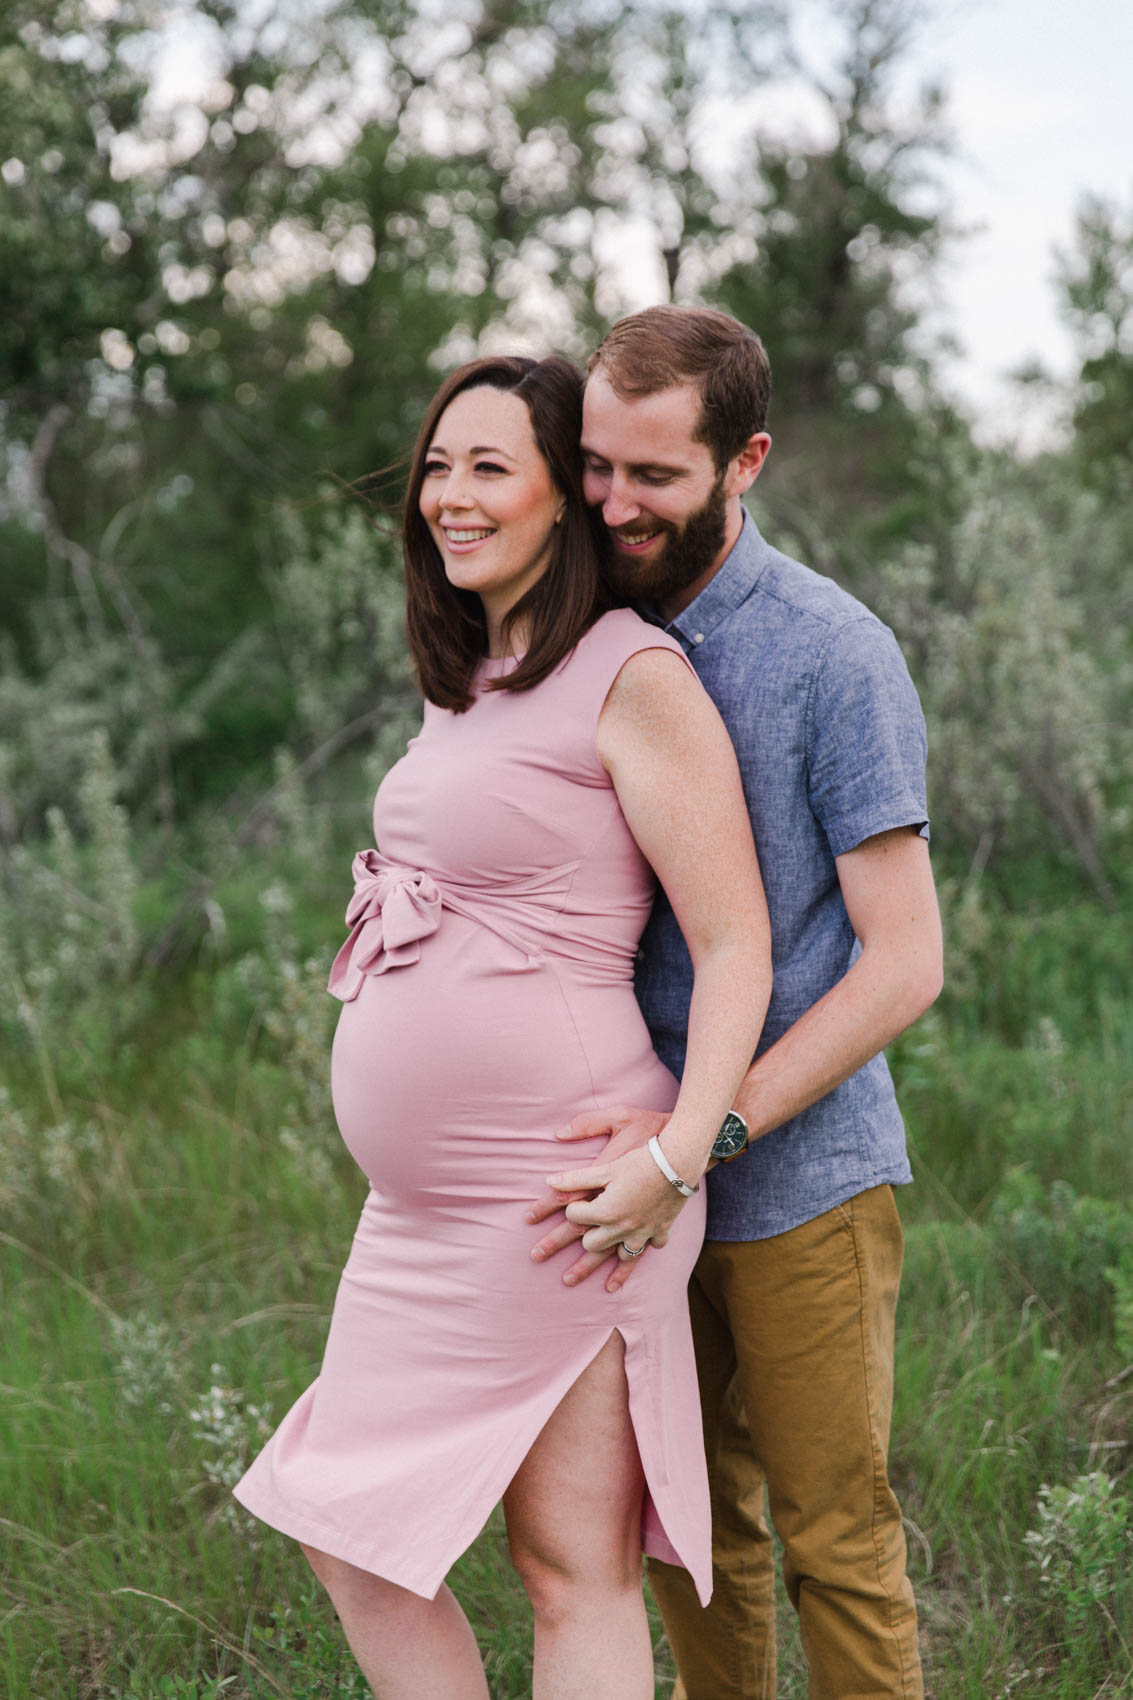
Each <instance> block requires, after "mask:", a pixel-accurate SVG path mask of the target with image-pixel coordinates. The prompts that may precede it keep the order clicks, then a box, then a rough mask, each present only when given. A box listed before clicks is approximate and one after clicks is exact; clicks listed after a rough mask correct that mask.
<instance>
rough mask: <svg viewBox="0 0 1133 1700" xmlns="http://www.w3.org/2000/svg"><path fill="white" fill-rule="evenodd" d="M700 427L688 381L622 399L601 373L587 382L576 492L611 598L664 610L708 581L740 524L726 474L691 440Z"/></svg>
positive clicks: (677, 606)
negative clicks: (602, 545)
mask: <svg viewBox="0 0 1133 1700" xmlns="http://www.w3.org/2000/svg"><path fill="white" fill-rule="evenodd" d="M699 422H700V397H699V395H698V393H697V391H696V389H695V387H694V386H693V385H692V384H679V385H675V386H674V387H673V388H672V389H667V390H661V391H659V392H658V393H657V394H656V395H649V396H641V397H638V398H636V399H634V400H623V399H622V398H621V397H620V396H618V395H617V394H616V393H615V391H614V389H613V387H612V385H611V384H610V382H609V380H608V379H607V378H606V377H605V376H604V375H603V373H602V372H601V370H598V371H597V372H595V373H594V374H593V375H592V376H591V377H590V378H589V379H588V380H587V384H586V391H585V395H584V397H583V404H582V454H583V465H584V470H583V490H584V493H585V496H586V500H587V501H588V502H589V503H590V505H591V506H592V507H600V508H601V510H602V518H603V520H604V521H605V524H606V537H607V542H608V545H609V554H608V568H607V571H608V577H609V579H610V582H611V583H612V585H613V586H614V588H615V590H616V591H617V592H618V593H619V594H620V595H622V596H625V597H627V598H629V599H639V598H642V599H647V600H649V601H652V602H655V603H657V604H658V606H659V607H661V608H662V609H663V610H664V611H665V612H671V613H676V612H678V611H679V609H680V608H682V607H686V606H687V605H688V603H689V602H691V601H692V598H693V596H695V595H696V594H697V593H698V592H699V591H700V590H701V589H702V588H703V586H704V585H705V584H707V582H708V580H709V579H710V578H711V577H712V575H713V573H714V572H715V571H716V568H717V567H718V566H719V565H720V564H721V562H722V561H723V559H724V556H725V555H726V554H727V552H728V549H729V548H731V545H732V543H734V541H735V536H734V535H732V533H735V532H738V528H739V523H740V520H741V517H742V516H741V515H740V513H739V504H738V499H734V498H733V495H732V492H731V491H730V490H729V489H728V488H727V483H728V470H729V469H725V471H724V472H719V471H718V470H717V468H716V464H715V462H714V461H713V459H712V455H711V452H710V450H709V449H708V447H707V446H706V444H704V443H700V442H697V441H696V440H695V438H694V436H693V433H694V431H695V430H696V428H697V425H698V424H699ZM733 506H734V507H735V510H736V511H735V513H732V511H731V510H732V507H733Z"/></svg>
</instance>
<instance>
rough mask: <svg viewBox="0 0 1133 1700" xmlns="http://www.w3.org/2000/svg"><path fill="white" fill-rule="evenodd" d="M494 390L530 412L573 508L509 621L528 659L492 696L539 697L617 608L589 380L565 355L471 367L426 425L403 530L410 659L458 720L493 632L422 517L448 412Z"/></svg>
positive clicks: (449, 384) (457, 375)
mask: <svg viewBox="0 0 1133 1700" xmlns="http://www.w3.org/2000/svg"><path fill="white" fill-rule="evenodd" d="M485 385H486V386H488V387H489V388H492V389H497V390H507V391H509V392H510V393H511V394H512V395H516V396H518V397H519V399H520V400H521V401H522V402H523V404H524V406H525V407H526V408H527V411H528V414H529V415H530V417H531V426H532V430H533V431H534V433H535V442H536V444H537V446H538V449H539V453H540V454H541V455H542V457H543V459H544V461H545V462H546V463H547V470H548V471H549V473H550V475H551V480H552V482H553V483H554V485H555V488H556V489H557V490H558V491H559V492H560V493H561V494H562V495H563V496H564V497H565V498H566V503H565V506H564V509H563V515H562V520H561V522H560V523H559V524H558V525H556V526H555V527H554V529H553V534H552V539H551V556H550V560H549V562H548V565H547V570H546V572H545V573H544V574H543V576H542V577H541V578H540V579H539V580H538V581H537V582H536V583H535V584H533V585H532V586H531V588H530V590H528V591H527V592H526V593H525V594H524V595H523V596H521V597H520V599H519V601H518V602H517V603H516V605H515V607H514V608H512V609H511V610H510V611H509V613H508V615H507V617H506V618H505V620H504V626H503V632H504V640H505V642H506V640H507V637H508V635H509V633H510V632H511V630H512V629H513V628H514V626H515V623H516V621H517V620H520V619H522V620H523V621H524V622H525V623H526V624H527V626H528V629H529V634H530V635H529V640H528V645H527V651H526V654H525V655H524V656H523V658H522V660H521V661H520V662H519V665H518V666H517V667H515V668H514V669H513V670H512V671H511V672H509V673H507V674H505V675H504V677H503V678H500V679H493V680H491V681H490V683H489V686H488V688H489V689H491V690H506V691H527V690H530V689H531V687H532V686H533V685H537V684H538V683H539V681H540V680H541V679H545V678H546V677H547V675H548V673H550V672H551V671H552V670H553V669H554V668H555V667H557V666H558V664H559V662H560V661H562V659H563V657H564V656H566V655H568V654H569V653H570V651H571V650H572V649H573V648H574V646H575V644H576V643H577V642H578V640H579V638H580V637H581V636H582V634H583V633H584V632H585V631H586V630H587V629H588V628H589V627H590V626H591V625H593V623H594V621H595V620H596V619H597V618H598V615H599V614H601V613H603V612H604V611H605V610H606V609H607V608H608V607H610V606H611V601H610V597H609V593H608V592H607V591H606V590H605V588H604V586H603V583H602V578H601V574H600V570H599V552H598V542H597V535H596V530H595V524H594V521H593V519H592V518H591V515H590V512H589V510H588V509H587V506H586V503H585V501H584V500H583V495H582V455H581V453H580V451H579V446H578V442H579V437H580V436H581V434H582V375H581V373H580V372H578V371H576V369H575V368H574V367H573V366H572V365H571V363H570V361H569V360H564V359H562V358H561V357H560V356H559V355H552V356H551V357H550V358H549V359H546V360H529V359H526V358H525V357H523V356H521V355H499V356H489V357H488V358H486V359H483V360H473V361H471V362H470V363H469V364H468V365H467V366H461V367H460V368H459V369H458V370H457V371H455V372H453V373H452V375H451V376H450V377H448V378H446V379H445V381H444V383H443V384H442V385H441V387H440V389H439V390H438V391H437V393H436V395H435V396H434V397H433V399H432V401H431V403H430V404H429V409H428V412H427V413H426V415H425V418H424V421H423V422H422V425H421V430H420V432H419V434H418V437H417V443H416V446H415V448H414V450H413V464H412V467H411V470H410V474H409V487H408V489H407V491H406V495H405V512H404V516H403V521H402V537H403V541H404V547H405V593H406V624H407V627H408V631H409V650H410V654H411V655H412V657H413V663H414V666H415V667H416V670H417V677H418V680H419V682H420V685H421V689H422V691H423V692H424V694H425V696H426V697H427V698H428V699H429V701H430V702H435V703H436V704H437V705H438V706H439V707H441V708H451V709H455V710H456V711H457V712H458V713H460V712H462V711H463V710H464V709H466V708H468V707H470V706H471V703H472V700H473V699H472V692H471V689H470V686H471V682H472V675H473V673H474V672H475V670H476V666H477V664H478V663H479V662H480V661H481V660H482V659H483V658H484V656H485V655H487V653H488V628H487V623H486V621H485V618H484V609H483V605H482V603H481V601H480V598H479V597H478V596H477V595H476V593H475V591H471V590H460V589H458V588H457V587H456V586H455V585H453V584H450V583H449V580H448V578H447V577H446V576H445V569H444V562H443V561H442V559H441V553H440V550H439V549H438V548H437V545H436V543H435V542H434V541H433V536H432V533H431V532H430V530H429V527H428V525H427V524H426V523H425V518H424V516H423V514H422V513H421V506H420V501H421V486H422V484H423V482H424V477H425V462H426V458H427V451H428V448H429V445H430V443H431V442H432V441H433V437H434V435H435V433H436V429H437V424H438V422H439V420H440V417H441V415H442V414H443V413H444V411H445V408H446V407H447V406H448V405H449V403H450V402H451V401H452V399H453V397H454V396H458V395H460V394H461V393H462V392H463V391H464V390H470V389H477V388H480V387H482V386H485Z"/></svg>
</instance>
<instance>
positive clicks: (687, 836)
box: [567, 649, 771, 1251]
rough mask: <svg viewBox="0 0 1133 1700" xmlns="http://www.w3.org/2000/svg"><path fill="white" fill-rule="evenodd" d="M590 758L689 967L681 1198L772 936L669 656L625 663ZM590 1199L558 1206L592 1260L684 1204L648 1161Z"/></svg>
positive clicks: (735, 804) (658, 1232)
mask: <svg viewBox="0 0 1133 1700" xmlns="http://www.w3.org/2000/svg"><path fill="white" fill-rule="evenodd" d="M598 754H599V756H600V758H601V761H602V763H603V765H604V766H605V768H606V770H607V771H608V773H609V775H610V778H611V779H612V780H613V783H614V788H615V790H616V792H617V795H618V801H619V803H620V804H621V807H622V812H623V813H624V815H625V818H626V821H627V823H628V825H629V828H630V831H631V832H632V833H633V836H634V838H635V839H636V840H637V843H638V845H639V846H640V847H641V850H642V853H643V854H644V855H645V857H646V858H647V860H648V861H649V862H650V864H651V865H652V867H653V869H654V870H655V872H656V874H657V877H658V879H659V880H660V881H661V884H662V885H663V886H664V888H665V891H666V893H667V895H668V898H669V901H670V903H671V904H672V906H673V913H674V914H675V916H676V918H677V921H678V923H679V925H680V928H681V931H682V933H683V934H684V937H685V941H686V943H687V945H688V948H689V954H690V956H691V958H692V965H693V974H694V980H693V993H692V1003H691V1006H690V1009H689V1022H688V1049H687V1052H686V1059H685V1069H684V1075H683V1078H682V1080H681V1087H680V1095H679V1097H678V1098H677V1103H676V1106H675V1108H674V1110H673V1113H672V1115H671V1116H670V1118H669V1120H668V1123H667V1125H666V1127H665V1129H664V1132H663V1134H662V1136H661V1146H662V1149H663V1151H664V1153H665V1155H666V1157H667V1158H668V1160H669V1162H670V1163H671V1165H672V1167H673V1168H674V1169H675V1170H676V1172H677V1174H678V1175H680V1176H681V1178H682V1179H683V1180H685V1181H687V1182H688V1184H689V1185H690V1186H691V1185H693V1184H695V1183H696V1182H698V1181H699V1180H700V1178H701V1176H702V1174H703V1173H704V1170H705V1168H706V1166H707V1164H708V1160H709V1153H710V1151H711V1147H712V1142H713V1140H714V1139H715V1137H716V1133H717V1130H718V1128H719V1126H720V1123H721V1122H722V1121H723V1119H724V1116H725V1115H726V1113H727V1112H728V1110H730V1109H731V1107H732V1103H733V1100H734V1097H735V1093H736V1089H737V1087H738V1086H739V1083H740V1081H741V1080H742V1079H743V1077H744V1075H745V1073H746V1072H747V1069H748V1067H749V1066H750V1064H751V1059H752V1055H753V1053H754V1051H755V1046H756V1042H757V1041H758V1038H759V1034H760V1031H761V1029H762V1026H763V1021H764V1017H765V1015H766V1013H767V1004H768V1000H769V998H770V995H771V936H770V929H769V927H768V922H767V906H766V903H765V901H764V896H763V884H762V881H761V880H760V877H759V866H758V863H757V861H756V854H755V846H754V844H753V842H752V836H751V824H750V821H749V819H748V812H747V805H746V803H745V800H744V795H743V788H742V786H741V784H740V776H739V769H738V767H737V765H736V758H735V754H734V752H733V750H732V745H731V741H730V740H729V738H728V734H727V732H726V730H725V728H724V723H723V721H722V720H721V719H720V716H719V713H718V712H717V710H716V708H715V705H714V704H713V703H712V701H711V700H710V698H709V697H708V694H707V693H706V692H705V690H704V689H703V687H702V686H701V685H700V684H699V682H698V681H697V680H696V679H695V677H694V676H693V675H692V673H691V672H690V670H689V669H688V668H687V667H686V666H684V665H683V664H682V662H681V660H680V658H679V657H678V656H675V655H673V654H672V653H671V652H669V651H667V650H663V649H648V650H642V651H640V652H639V653H638V654H636V655H634V656H631V657H630V659H629V660H628V661H627V662H626V664H625V666H624V667H623V668H622V670H621V672H620V673H619V674H618V677H617V679H616V680H615V681H614V684H613V686H612V688H611V690H610V693H609V695H608V696H607V698H606V702H605V705H604V707H603V710H602V714H601V717H600V719H599V722H598ZM575 1184H576V1186H578V1187H579V1188H580V1189H581V1188H583V1187H585V1188H586V1189H587V1190H589V1189H593V1188H601V1189H603V1190H601V1191H600V1192H599V1193H598V1196H597V1197H594V1198H590V1199H586V1200H577V1201H575V1202H574V1203H571V1204H570V1205H568V1206H567V1215H568V1217H569V1218H570V1219H571V1220H572V1221H573V1222H577V1223H586V1224H588V1232H587V1233H586V1235H585V1236H584V1239H583V1245H584V1246H585V1247H586V1249H587V1250H588V1251H603V1250H607V1251H608V1250H612V1249H613V1248H614V1247H616V1246H617V1245H618V1244H619V1243H620V1242H621V1241H622V1240H629V1242H630V1243H631V1244H635V1245H636V1244H640V1243H641V1242H642V1241H643V1240H644V1239H645V1238H646V1237H648V1238H650V1239H651V1240H652V1241H653V1243H654V1245H664V1243H665V1241H666V1239H667V1238H668V1234H669V1229H670V1227H671V1226H672V1223H673V1221H674V1220H675V1218H676V1215H677V1212H678V1211H679V1209H680V1207H681V1205H682V1203H683V1202H684V1201H683V1199H682V1197H681V1195H680V1194H679V1193H678V1192H677V1190H676V1188H675V1187H673V1186H672V1185H671V1184H670V1183H669V1182H668V1181H667V1180H666V1179H665V1177H664V1175H663V1174H662V1173H661V1171H660V1169H659V1168H658V1167H657V1165H656V1163H655V1162H654V1161H653V1158H652V1157H651V1156H650V1154H649V1152H648V1151H646V1150H641V1151H636V1152H631V1153H629V1154H628V1155H627V1156H626V1157H624V1158H622V1159H621V1160H620V1161H619V1163H618V1166H617V1170H616V1173H615V1172H614V1171H612V1170H607V1169H605V1168H604V1166H603V1165H602V1164H601V1163H597V1164H594V1165H593V1166H592V1167H591V1168H590V1169H589V1170H588V1171H586V1179H585V1180H583V1179H581V1178H580V1177H576V1178H575Z"/></svg>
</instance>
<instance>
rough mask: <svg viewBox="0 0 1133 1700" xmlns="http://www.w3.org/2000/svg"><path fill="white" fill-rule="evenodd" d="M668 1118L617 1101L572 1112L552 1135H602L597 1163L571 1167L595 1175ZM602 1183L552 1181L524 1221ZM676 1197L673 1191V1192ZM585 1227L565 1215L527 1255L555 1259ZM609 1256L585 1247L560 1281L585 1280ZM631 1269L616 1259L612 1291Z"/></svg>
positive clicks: (551, 1212) (541, 1215) (603, 1182)
mask: <svg viewBox="0 0 1133 1700" xmlns="http://www.w3.org/2000/svg"><path fill="white" fill-rule="evenodd" d="M668 1120H669V1117H668V1115H667V1114H666V1113H664V1112H663V1111H660V1110H638V1109H631V1108H629V1107H628V1106H626V1105H624V1104H616V1105H614V1106H613V1107H612V1108H611V1109H608V1110H585V1111H584V1112H583V1113H582V1114H581V1115H578V1116H575V1118H574V1120H573V1121H571V1122H569V1123H568V1124H567V1126H566V1127H563V1128H560V1129H559V1130H558V1132H557V1133H556V1135H555V1137H556V1139H561V1140H564V1141H569V1140H577V1139H596V1138H598V1137H599V1136H600V1135H601V1134H606V1135H607V1142H606V1147H605V1150H604V1151H603V1152H602V1156H601V1159H600V1160H599V1162H598V1163H596V1164H593V1165H591V1167H590V1168H588V1169H585V1170H576V1171H570V1172H571V1173H577V1174H596V1173H599V1172H605V1171H607V1170H609V1169H610V1168H611V1166H612V1165H613V1164H614V1163H615V1161H616V1160H617V1159H618V1158H620V1157H623V1156H625V1154H626V1153H627V1152H629V1151H636V1150H638V1149H639V1148H640V1147H642V1146H644V1145H647V1144H648V1142H649V1140H650V1139H652V1138H653V1135H654V1134H659V1133H660V1132H661V1130H662V1129H663V1128H664V1126H665V1124H666V1123H667V1122H668ZM649 1161H650V1166H651V1167H652V1168H653V1171H654V1173H655V1174H656V1175H657V1178H658V1180H660V1181H661V1182H662V1184H663V1185H664V1186H665V1187H666V1188H667V1189H668V1190H669V1191H670V1192H672V1190H673V1189H672V1188H671V1187H669V1184H668V1182H667V1181H665V1180H664V1177H663V1176H662V1175H661V1174H660V1172H659V1170H658V1169H657V1166H656V1164H654V1163H653V1162H652V1159H650V1160H649ZM566 1179H567V1174H566V1172H564V1173H562V1174H557V1175H555V1176H554V1177H553V1182H562V1181H565V1180H566ZM606 1185H607V1181H606V1180H595V1181H591V1182H589V1183H588V1184H586V1185H581V1184H578V1185H572V1186H569V1187H558V1186H555V1185H552V1186H551V1187H549V1188H548V1190H547V1191H546V1192H544V1193H542V1194H541V1195H540V1196H539V1197H538V1198H537V1199H536V1200H535V1202H534V1204H532V1205H531V1207H530V1209H529V1210H528V1211H527V1220H528V1221H529V1222H543V1221H545V1220H546V1219H547V1217H548V1216H553V1215H555V1214H556V1212H559V1211H562V1209H563V1207H564V1205H566V1204H569V1203H572V1202H578V1201H579V1200H580V1199H585V1198H591V1199H593V1198H594V1196H595V1194H596V1193H598V1192H600V1191H601V1189H603V1188H604V1187H605V1186H606ZM675 1196H677V1195H676V1194H674V1197H675ZM603 1219H604V1214H603ZM587 1231H588V1230H587V1225H586V1224H585V1223H579V1222H573V1221H570V1220H568V1219H566V1218H565V1217H564V1219H563V1220H562V1221H560V1222H559V1223H557V1224H556V1226H555V1227H554V1228H552V1230H551V1232H550V1233H549V1234H545V1235H544V1236H543V1238H542V1239H541V1240H540V1241H539V1243H538V1244H537V1245H536V1246H534V1247H533V1248H532V1252H531V1255H532V1257H533V1258H534V1259H535V1260H536V1262H543V1261H544V1259H546V1258H548V1257H553V1256H554V1255H555V1253H556V1252H558V1251H562V1250H563V1249H564V1247H566V1246H569V1245H573V1244H574V1243H575V1241H576V1240H580V1239H581V1238H582V1236H583V1234H584V1233H586V1232H587ZM632 1243H636V1242H632ZM617 1244H618V1241H614V1242H613V1246H614V1249H615V1250H616V1247H617ZM610 1256H611V1251H610V1250H609V1249H606V1250H597V1251H584V1252H583V1253H582V1255H581V1257H579V1258H577V1259H576V1260H575V1262H574V1263H572V1264H571V1266H570V1268H569V1269H567V1270H566V1272H565V1274H564V1275H563V1280H564V1282H565V1283H566V1285H567V1286H568V1287H573V1286H576V1285H577V1283H578V1282H579V1281H585V1280H586V1278H587V1276H588V1275H592V1274H593V1273H594V1271H595V1270H596V1269H598V1268H600V1267H601V1266H602V1264H604V1263H608V1262H609V1260H610ZM634 1261H636V1260H634ZM633 1268H634V1262H633V1261H631V1262H628V1263H617V1264H616V1265H615V1267H614V1269H613V1271H612V1272H611V1274H610V1276H609V1278H608V1280H607V1282H606V1286H607V1289H608V1290H609V1291H610V1292H612V1293H613V1292H617V1290H618V1288H619V1287H621V1286H622V1285H624V1283H625V1282H626V1281H627V1280H628V1279H629V1277H630V1275H631V1274H632V1272H633Z"/></svg>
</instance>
